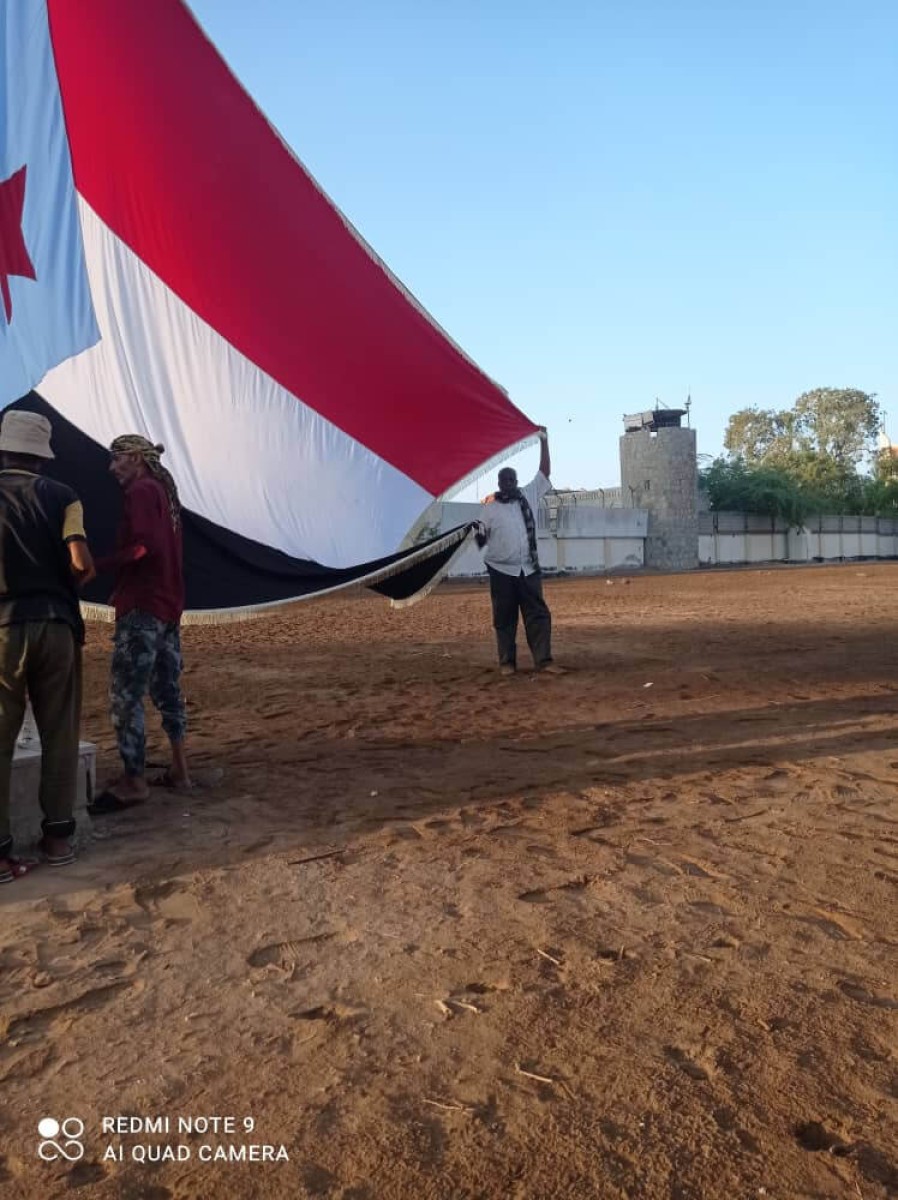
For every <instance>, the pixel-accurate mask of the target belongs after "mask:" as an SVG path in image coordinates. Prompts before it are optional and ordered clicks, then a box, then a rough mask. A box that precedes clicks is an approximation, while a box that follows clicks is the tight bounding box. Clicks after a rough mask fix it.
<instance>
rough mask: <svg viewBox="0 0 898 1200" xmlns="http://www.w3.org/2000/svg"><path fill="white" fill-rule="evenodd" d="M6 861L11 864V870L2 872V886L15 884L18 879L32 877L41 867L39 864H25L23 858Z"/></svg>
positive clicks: (0, 881) (0, 878)
mask: <svg viewBox="0 0 898 1200" xmlns="http://www.w3.org/2000/svg"><path fill="white" fill-rule="evenodd" d="M6 861H7V862H8V863H9V870H8V871H2V872H0V885H2V884H4V883H14V882H15V881H16V880H17V879H22V878H23V876H25V875H30V874H31V872H32V871H33V870H34V869H35V868H36V867H39V866H40V863H39V862H25V861H24V860H23V859H21V858H8V859H7V860H6Z"/></svg>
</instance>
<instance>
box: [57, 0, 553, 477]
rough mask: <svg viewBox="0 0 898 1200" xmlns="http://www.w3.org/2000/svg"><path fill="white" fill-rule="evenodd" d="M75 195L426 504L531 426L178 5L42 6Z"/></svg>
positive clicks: (163, 0) (125, 1)
mask: <svg viewBox="0 0 898 1200" xmlns="http://www.w3.org/2000/svg"><path fill="white" fill-rule="evenodd" d="M49 12H50V28H51V33H52V38H53V48H54V54H55V57H56V66H57V71H58V74H59V82H60V87H61V90H62V99H63V106H64V109H65V117H66V126H67V129H68V133H69V141H70V144H71V149H72V161H73V166H74V174H75V183H76V186H77V188H78V191H79V192H80V193H81V195H82V196H83V197H84V199H85V200H86V201H87V202H88V204H90V206H91V207H92V208H93V209H94V211H95V212H96V213H97V214H98V215H99V216H100V218H101V219H102V220H103V221H104V222H105V223H106V225H107V226H108V227H109V228H110V229H111V230H112V231H113V232H114V233H115V234H116V235H117V236H118V237H120V238H121V239H122V240H123V241H124V242H125V243H126V244H127V245H128V246H129V247H130V248H131V249H132V250H133V251H134V253H135V254H137V255H138V257H139V258H141V259H142V260H143V262H145V263H146V264H147V266H148V267H150V268H151V269H152V270H153V271H154V272H155V273H156V274H157V275H158V276H159V277H160V278H161V279H162V280H163V282H165V283H166V284H167V285H168V287H170V288H171V289H172V291H174V292H175V294H176V295H178V296H179V297H180V298H181V299H182V300H183V301H184V302H185V304H187V305H188V306H189V307H190V308H191V309H193V310H194V311H195V312H196V313H197V314H198V315H199V316H200V317H202V318H203V320H205V321H206V322H208V324H209V325H211V326H212V327H213V328H214V329H215V330H216V331H217V332H218V333H219V334H221V336H222V337H224V338H225V339H226V340H227V341H229V342H230V343H231V344H232V345H234V346H235V347H236V348H237V349H238V350H239V351H240V352H241V353H242V354H244V355H245V356H246V357H247V358H248V359H250V360H251V361H252V362H253V363H255V364H256V365H257V366H258V367H260V368H261V369H262V370H263V371H265V372H267V373H268V374H269V375H271V376H272V377H273V378H274V379H275V380H277V382H278V383H280V384H281V385H282V386H283V387H285V388H287V389H288V390H289V391H290V392H292V393H293V394H294V395H295V396H297V397H298V398H299V399H301V400H303V401H304V402H305V403H306V404H308V405H309V406H310V407H311V408H313V409H314V410H315V411H317V412H319V413H320V414H321V415H322V416H324V417H326V418H327V419H328V420H329V421H331V422H333V423H334V424H335V425H337V426H338V427H339V428H340V429H342V430H343V431H344V432H345V433H348V434H349V435H350V436H351V437H353V438H355V439H356V440H357V441H359V442H361V443H362V444H363V445H365V446H366V447H368V448H369V449H371V450H373V451H374V452H375V453H376V454H377V455H379V456H380V457H381V458H384V459H385V460H386V461H388V462H389V463H391V464H392V465H393V466H394V467H396V468H398V469H399V470H401V471H403V472H404V473H405V474H407V475H409V476H410V477H411V478H412V479H414V480H415V481H416V482H417V483H419V484H420V485H421V486H422V487H424V488H426V489H427V490H428V491H429V492H431V493H433V494H439V493H440V492H442V491H444V490H445V489H446V488H447V487H449V486H451V485H452V484H453V483H454V482H456V481H457V480H459V479H460V478H462V477H463V476H465V475H467V474H468V473H469V472H470V471H472V470H474V469H475V468H476V467H477V466H478V465H479V464H480V463H482V462H484V461H485V460H486V459H487V458H490V457H491V456H493V455H495V454H498V453H501V451H502V450H504V449H505V448H507V447H508V446H511V445H512V444H514V443H515V442H518V441H520V440H521V439H522V438H525V437H527V436H528V435H529V434H532V433H533V432H534V431H535V428H536V427H535V426H534V425H533V424H532V423H531V422H530V421H529V420H528V419H527V418H526V417H525V416H524V415H523V414H522V413H521V412H520V411H519V410H518V409H517V408H515V407H514V405H512V404H511V403H510V402H509V401H508V399H507V398H506V397H505V395H504V393H503V392H502V391H501V390H500V389H499V388H497V387H496V385H495V384H493V383H492V382H491V381H490V380H489V379H488V378H487V377H486V376H485V375H484V374H483V373H482V372H481V371H479V370H478V369H477V368H476V367H475V366H473V365H472V364H471V363H470V362H469V361H468V360H467V359H466V358H465V357H464V356H463V355H462V354H461V353H460V352H459V351H458V350H457V349H456V348H455V347H454V346H453V345H452V344H451V342H450V341H449V340H447V338H446V337H445V336H444V335H443V334H441V333H440V332H439V330H438V329H436V328H435V327H434V326H433V324H431V322H430V321H429V320H428V319H427V318H426V317H425V316H424V315H423V314H422V313H421V312H419V311H418V309H417V308H416V306H415V305H414V304H413V303H411V302H410V301H409V300H408V299H407V298H406V296H404V295H403V294H402V292H401V291H400V290H399V289H398V288H397V287H396V286H395V285H394V284H393V283H392V282H391V281H390V279H389V277H388V276H387V275H386V274H385V273H384V271H383V270H382V269H381V268H380V267H379V266H378V265H377V263H376V262H375V261H374V260H373V259H372V258H371V256H370V255H369V254H368V253H367V252H366V250H365V249H364V247H362V246H361V245H360V244H359V243H358V241H357V240H356V238H355V237H353V235H352V234H351V233H350V232H349V231H348V230H347V229H346V227H345V225H344V224H343V222H342V220H341V218H340V216H339V214H338V213H337V212H336V211H335V210H334V208H333V207H332V206H331V205H330V204H329V203H328V201H327V200H326V199H325V197H324V196H323V195H322V194H321V192H320V191H319V190H318V189H317V187H316V186H315V185H314V183H313V182H312V180H311V179H310V177H309V176H308V175H307V174H306V173H305V171H304V170H303V169H302V168H301V167H300V166H299V164H298V163H297V162H296V160H295V159H294V158H293V157H292V156H291V155H290V153H289V152H288V151H287V150H286V148H285V147H284V146H283V144H282V143H281V141H280V139H279V138H278V137H277V135H276V134H275V133H274V131H273V130H272V129H271V128H270V126H269V125H268V123H267V121H266V120H265V119H264V118H263V116H262V115H261V113H260V112H259V111H258V109H257V108H256V107H255V105H254V104H253V103H252V101H251V100H250V99H249V97H248V96H247V95H246V93H245V92H244V91H243V89H242V88H241V87H240V86H239V84H238V83H237V82H236V81H235V79H234V77H233V76H232V75H231V73H230V71H229V70H228V68H227V67H226V66H225V64H224V62H223V61H222V59H221V58H220V57H219V55H218V53H217V52H216V50H215V49H214V47H213V46H212V44H211V43H210V42H209V41H208V40H207V39H206V37H205V36H204V35H203V33H202V31H201V30H200V29H199V28H198V26H197V25H196V23H195V22H194V20H193V18H192V16H191V15H190V13H189V12H188V11H187V9H186V8H185V7H184V6H183V5H182V4H181V2H180V0H152V2H149V0H148V2H146V3H144V2H142V0H78V3H77V4H75V3H72V0H49Z"/></svg>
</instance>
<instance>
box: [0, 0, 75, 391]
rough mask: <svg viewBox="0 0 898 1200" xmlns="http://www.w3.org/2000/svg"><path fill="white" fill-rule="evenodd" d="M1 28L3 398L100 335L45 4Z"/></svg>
mask: <svg viewBox="0 0 898 1200" xmlns="http://www.w3.org/2000/svg"><path fill="white" fill-rule="evenodd" d="M2 11H3V20H2V21H0V63H2V64H3V68H2V69H3V74H2V77H0V401H2V403H4V404H6V403H8V402H9V401H10V400H14V399H15V398H16V397H18V396H21V395H23V394H24V393H25V392H27V391H28V390H29V388H32V387H33V386H34V385H35V384H36V383H37V382H38V381H39V380H40V379H42V378H43V376H44V375H45V374H46V373H47V371H48V370H49V369H50V368H51V367H55V366H56V364H57V363H60V362H62V361H63V360H64V359H67V358H69V357H70V356H71V355H73V354H77V353H78V351H79V350H83V349H84V348H85V347H87V346H91V345H93V343H94V342H96V341H97V338H98V337H99V332H98V330H97V324H96V320H95V318H94V312H93V307H92V305H91V299H90V290H89V288H88V283H87V273H86V271H85V267H84V251H83V247H82V244H81V226H80V223H79V220H78V210H77V207H76V204H75V186H74V184H73V182H72V164H71V159H70V158H69V146H68V142H67V140H66V132H65V123H64V121H63V115H62V101H61V99H60V96H59V84H58V82H57V79H56V68H55V65H54V61H53V51H52V48H51V46H50V30H49V28H48V25H47V12H46V8H45V5H44V0H4V3H3V6H2Z"/></svg>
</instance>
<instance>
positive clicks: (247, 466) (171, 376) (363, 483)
mask: <svg viewBox="0 0 898 1200" xmlns="http://www.w3.org/2000/svg"><path fill="white" fill-rule="evenodd" d="M78 208H79V212H80V215H81V226H82V230H83V235H84V244H85V251H86V255H87V263H88V273H89V276H90V281H91V287H92V290H93V295H94V303H95V305H96V310H97V317H98V320H99V324H100V329H101V331H102V333H103V339H102V341H101V342H99V344H98V345H96V346H94V347H93V348H92V349H91V350H88V351H87V352H86V353H84V354H81V355H79V356H78V357H77V358H75V359H70V360H69V361H68V362H66V363H63V364H62V365H61V366H60V367H58V368H57V369H56V370H54V371H52V372H51V373H50V374H49V375H48V376H47V378H46V379H45V380H44V382H43V384H42V385H41V388H40V392H41V395H42V396H43V397H44V399H45V400H47V401H48V403H50V404H51V405H53V407H54V408H56V409H58V411H59V412H60V413H61V414H62V415H63V416H64V417H66V418H67V419H68V420H69V421H71V422H72V423H73V424H74V425H76V426H77V427H78V428H79V429H81V430H82V432H84V433H86V434H87V435H88V436H89V437H92V438H93V439H94V440H95V441H98V442H100V443H101V444H103V445H108V444H109V443H110V442H111V441H112V439H113V438H114V437H117V436H118V435H120V434H123V433H141V434H143V435H144V436H147V437H150V438H151V439H152V440H153V441H157V442H162V443H163V444H164V445H165V448H166V455H165V459H164V461H165V463H166V465H167V466H168V468H169V469H170V470H171V472H172V474H173V475H174V477H175V479H176V480H177V482H178V487H179V489H180V492H181V500H182V502H183V504H184V505H185V506H186V507H187V508H190V509H192V510H193V511H194V512H197V513H200V514H201V515H202V516H205V517H208V518H209V520H211V521H214V522H216V524H219V525H223V526H225V527H226V528H228V529H232V530H234V531H235V532H236V533H240V534H243V535H244V536H245V537H249V538H253V539H254V540H255V541H258V542H261V543H263V544H264V545H267V546H273V547H274V548H276V549H278V550H283V551H284V552H285V553H287V554H291V555H293V556H295V557H297V558H310V559H313V560H315V561H316V562H320V563H322V564H324V565H327V566H334V567H345V566H352V565H354V564H356V563H360V562H369V561H371V560H373V559H376V558H380V557H382V556H384V555H387V554H391V553H392V552H393V551H394V550H396V549H398V547H399V545H400V542H401V541H402V538H403V536H404V535H405V533H406V531H407V530H408V529H409V527H410V526H411V525H412V524H413V522H414V521H415V520H416V518H417V517H418V515H419V514H420V513H421V512H422V511H423V510H424V509H425V508H426V507H427V506H428V505H429V504H430V502H431V500H432V499H433V497H432V496H431V495H430V494H429V493H428V492H426V491H425V490H424V489H423V488H422V487H420V485H419V484H417V483H415V482H414V481H413V480H411V479H409V478H408V476H407V475H404V474H403V473H402V472H400V471H398V470H396V469H395V468H394V467H392V466H390V465H389V464H388V463H386V462H384V461H383V459H381V458H379V457H378V456H377V455H376V454H374V453H373V452H372V451H370V450H368V449H367V448H366V447H364V446H362V445H361V444H360V443H359V442H357V441H355V440H354V439H353V438H351V437H349V436H348V435H347V434H345V433H343V432H342V431H341V430H340V429H338V428H337V427H336V426H335V425H333V424H332V423H331V422H330V421H327V420H326V419H325V418H323V417H321V416H320V415H319V414H318V413H316V412H314V411H313V410H312V409H310V408H309V407H308V406H307V405H305V404H303V403H302V402H301V401H300V400H298V399H297V398H296V397H295V396H293V395H292V394H291V393H290V392H288V391H286V390H285V389H284V388H282V387H281V386H280V385H279V384H277V383H275V381H274V380H273V379H272V378H271V377H270V376H269V375H266V374H265V373H264V372H263V371H260V370H259V368H258V367H256V366H255V365H254V364H253V363H252V362H250V361H249V360H248V359H247V358H246V357H245V356H244V355H242V354H240V353H239V351H237V350H235V349H234V347H233V346H232V345H231V344H230V343H229V342H226V341H225V340H224V338H222V337H221V336H220V335H219V334H218V333H216V332H215V330H213V329H212V328H211V327H210V326H209V325H207V324H206V323H205V322H204V321H203V320H201V319H200V318H199V317H198V316H197V315H196V313H194V312H193V311H192V310H191V309H190V308H188V307H187V306H186V305H185V304H184V303H183V301H181V300H180V299H179V298H178V297H177V296H176V295H175V294H174V292H172V291H171V290H170V289H169V288H168V287H166V285H165V284H164V283H162V281H161V280H160V279H159V278H158V276H156V275H155V274H154V273H153V272H152V271H151V270H150V269H149V268H148V267H147V266H146V265H145V264H144V263H142V262H141V261H140V259H138V258H137V257H136V255H135V254H134V253H133V252H132V251H131V250H130V249H129V248H128V247H127V246H126V245H125V244H124V243H123V242H122V241H121V240H120V239H119V238H117V237H116V236H115V235H114V234H113V233H112V232H111V231H110V230H109V229H108V227H107V226H106V225H105V224H104V223H103V222H102V221H101V220H100V219H99V217H98V216H97V215H96V214H95V213H94V212H93V210H92V209H91V208H90V207H89V205H87V204H86V203H85V201H84V200H83V199H82V198H81V197H79V199H78ZM384 419H385V420H387V419H389V414H384Z"/></svg>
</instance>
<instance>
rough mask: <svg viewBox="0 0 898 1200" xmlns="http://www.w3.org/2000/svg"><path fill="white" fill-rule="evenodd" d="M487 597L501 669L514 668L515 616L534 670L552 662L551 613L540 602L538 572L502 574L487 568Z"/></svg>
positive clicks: (515, 654) (540, 585)
mask: <svg viewBox="0 0 898 1200" xmlns="http://www.w3.org/2000/svg"><path fill="white" fill-rule="evenodd" d="M487 570H488V571H489V576H490V597H491V599H492V602H493V628H494V629H495V631H496V643H497V645H498V647H499V662H500V664H501V665H502V666H512V667H514V666H517V657H518V651H517V644H516V642H517V634H518V613H520V614H521V616H522V617H523V618H524V632H525V634H526V635H527V645H528V646H529V647H530V653H531V654H532V655H533V662H534V664H535V666H536V667H544V666H545V665H546V663H550V662H551V661H552V614H551V613H550V612H549V606H548V605H547V604H546V602H545V600H544V599H543V580H542V575H540V573H539V571H535V572H534V573H533V574H532V575H525V574H524V573H523V572H522V573H521V574H520V575H518V576H517V577H515V576H514V575H503V574H502V572H501V571H496V570H494V569H493V568H492V567H488V568H487Z"/></svg>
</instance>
